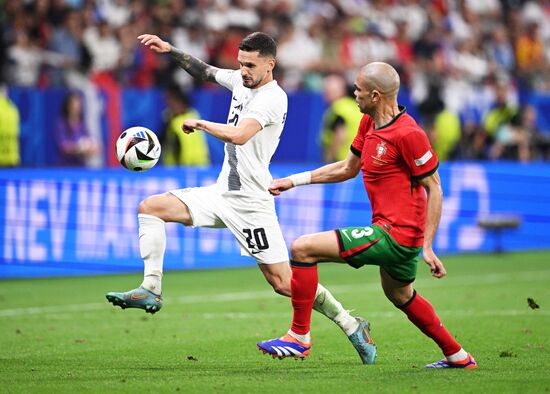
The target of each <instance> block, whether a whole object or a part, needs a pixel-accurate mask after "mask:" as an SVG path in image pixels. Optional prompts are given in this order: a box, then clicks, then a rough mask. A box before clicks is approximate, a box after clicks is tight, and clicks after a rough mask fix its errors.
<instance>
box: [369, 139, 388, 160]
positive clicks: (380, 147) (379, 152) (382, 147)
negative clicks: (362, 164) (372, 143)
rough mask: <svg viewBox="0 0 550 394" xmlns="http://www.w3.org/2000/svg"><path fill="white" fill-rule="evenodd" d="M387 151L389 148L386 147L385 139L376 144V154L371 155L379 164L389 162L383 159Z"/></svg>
mask: <svg viewBox="0 0 550 394" xmlns="http://www.w3.org/2000/svg"><path fill="white" fill-rule="evenodd" d="M387 151H388V148H387V147H386V143H385V142H384V141H382V142H379V143H378V144H377V145H376V156H372V155H371V157H372V158H373V159H374V163H375V164H378V165H382V164H385V163H387V161H385V160H383V159H382V156H384V155H385V154H386V152H387Z"/></svg>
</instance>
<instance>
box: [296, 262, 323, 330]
mask: <svg viewBox="0 0 550 394" xmlns="http://www.w3.org/2000/svg"><path fill="white" fill-rule="evenodd" d="M290 266H291V268H292V279H291V281H290V291H291V297H290V299H291V302H292V307H293V308H294V316H293V318H292V326H291V327H290V329H291V330H292V331H293V332H295V333H296V334H300V335H305V334H308V333H309V330H310V324H311V311H312V309H313V302H314V300H315V293H316V292H317V284H318V282H319V278H318V275H317V264H306V263H300V262H297V261H291V262H290Z"/></svg>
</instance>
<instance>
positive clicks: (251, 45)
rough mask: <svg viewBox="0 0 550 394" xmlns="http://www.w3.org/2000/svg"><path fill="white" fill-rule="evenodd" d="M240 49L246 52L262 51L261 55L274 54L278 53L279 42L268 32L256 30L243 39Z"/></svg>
mask: <svg viewBox="0 0 550 394" xmlns="http://www.w3.org/2000/svg"><path fill="white" fill-rule="evenodd" d="M239 49H240V50H241V51H245V52H256V51H257V52H260V56H263V57H265V56H273V57H275V56H276V55H277V43H276V42H275V40H274V39H273V37H271V36H270V35H268V34H265V33H262V32H259V31H257V32H255V33H252V34H249V35H247V36H246V37H245V38H243V40H242V41H241V44H240V45H239Z"/></svg>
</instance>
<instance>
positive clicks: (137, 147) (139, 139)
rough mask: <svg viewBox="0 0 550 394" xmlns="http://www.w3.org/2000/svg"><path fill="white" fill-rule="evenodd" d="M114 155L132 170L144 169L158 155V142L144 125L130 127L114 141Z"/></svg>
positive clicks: (154, 161)
mask: <svg viewBox="0 0 550 394" xmlns="http://www.w3.org/2000/svg"><path fill="white" fill-rule="evenodd" d="M116 156H117V158H118V161H119V162H120V164H121V165H122V166H123V167H124V168H127V169H129V170H132V171H146V170H149V169H151V168H153V166H154V165H155V164H157V161H158V160H159V157H160V142H159V140H158V138H157V136H156V135H155V133H153V132H152V131H151V130H149V129H148V128H146V127H141V126H136V127H130V128H129V129H126V130H124V131H123V132H122V134H121V135H120V137H118V140H117V142H116Z"/></svg>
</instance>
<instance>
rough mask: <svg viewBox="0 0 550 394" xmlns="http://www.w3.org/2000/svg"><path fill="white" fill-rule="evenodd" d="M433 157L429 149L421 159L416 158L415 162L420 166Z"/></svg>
mask: <svg viewBox="0 0 550 394" xmlns="http://www.w3.org/2000/svg"><path fill="white" fill-rule="evenodd" d="M432 157H433V154H432V152H431V151H427V152H426V153H424V155H423V156H422V157H421V158H420V159H414V164H416V166H417V167H420V166H421V165H423V164H426V163H427V162H428V160H430V159H431V158H432Z"/></svg>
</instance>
